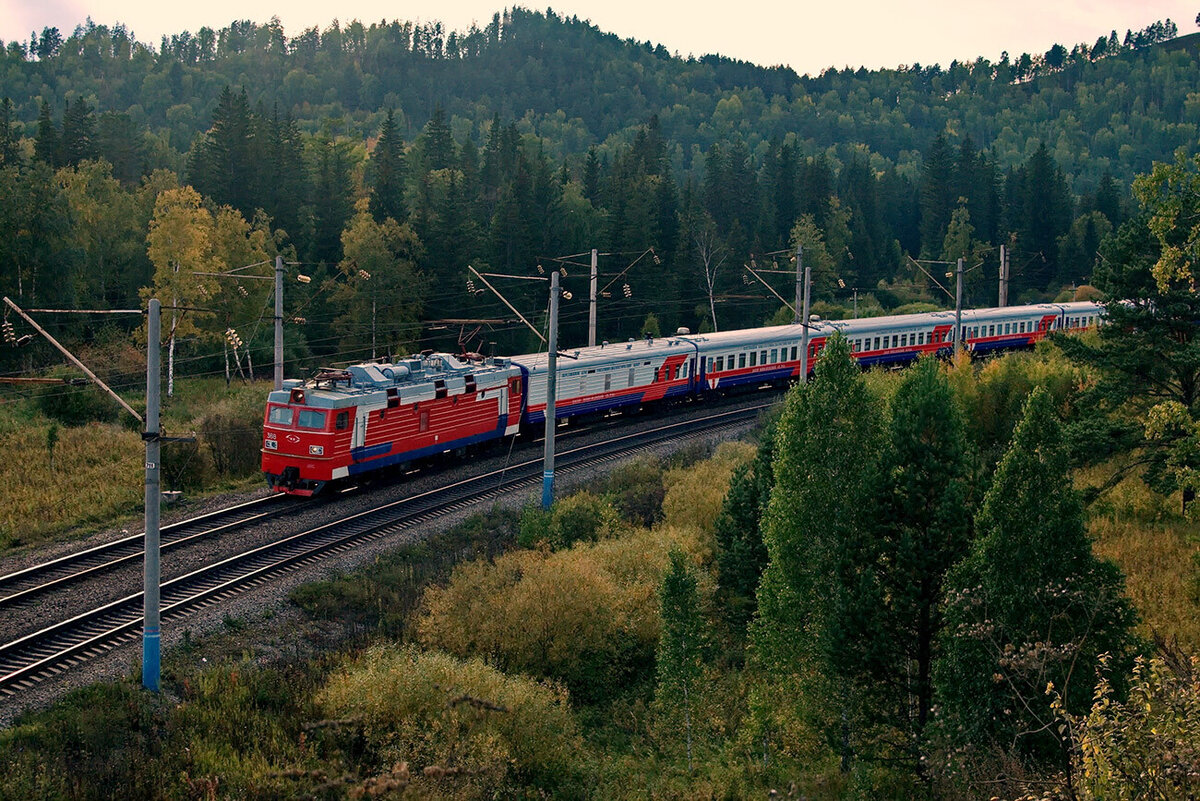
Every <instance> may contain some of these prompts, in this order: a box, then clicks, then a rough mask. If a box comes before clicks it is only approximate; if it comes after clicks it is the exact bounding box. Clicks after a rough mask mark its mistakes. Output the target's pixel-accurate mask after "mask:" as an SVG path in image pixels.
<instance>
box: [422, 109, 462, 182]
mask: <svg viewBox="0 0 1200 801" xmlns="http://www.w3.org/2000/svg"><path fill="white" fill-rule="evenodd" d="M421 147H422V152H423V153H424V155H425V164H424V168H425V171H426V172H432V171H433V170H444V169H446V168H448V167H452V166H454V162H455V161H456V160H457V156H456V154H455V148H454V137H453V136H452V135H451V133H450V125H449V124H448V123H447V122H446V112H445V111H444V110H443V109H442V107H441V105H440V104H439V105H437V106H436V107H434V109H433V116H432V117H430V118H429V122H427V123H426V124H425V130H424V131H422V132H421Z"/></svg>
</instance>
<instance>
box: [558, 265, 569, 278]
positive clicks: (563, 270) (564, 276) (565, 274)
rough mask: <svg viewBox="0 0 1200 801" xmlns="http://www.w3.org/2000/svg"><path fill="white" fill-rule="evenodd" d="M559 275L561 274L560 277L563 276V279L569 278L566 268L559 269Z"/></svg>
mask: <svg viewBox="0 0 1200 801" xmlns="http://www.w3.org/2000/svg"><path fill="white" fill-rule="evenodd" d="M558 274H559V275H561V276H562V277H563V278H566V277H567V268H566V267H559V268H558Z"/></svg>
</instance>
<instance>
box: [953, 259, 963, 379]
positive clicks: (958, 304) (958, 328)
mask: <svg viewBox="0 0 1200 801" xmlns="http://www.w3.org/2000/svg"><path fill="white" fill-rule="evenodd" d="M956 275H957V279H956V280H955V282H954V355H955V356H957V355H958V354H960V353H962V349H963V332H962V296H963V260H962V259H961V258H960V259H959V260H958V271H957V273H956Z"/></svg>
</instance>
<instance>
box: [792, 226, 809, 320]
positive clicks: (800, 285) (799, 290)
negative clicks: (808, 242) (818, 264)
mask: <svg viewBox="0 0 1200 801" xmlns="http://www.w3.org/2000/svg"><path fill="white" fill-rule="evenodd" d="M803 303H804V245H796V305H795V306H793V307H792V312H793V314H792V322H793V323H798V322H800V307H801V305H802V304H803ZM805 322H807V321H805Z"/></svg>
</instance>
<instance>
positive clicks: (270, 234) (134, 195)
mask: <svg viewBox="0 0 1200 801" xmlns="http://www.w3.org/2000/svg"><path fill="white" fill-rule="evenodd" d="M1176 34H1177V27H1176V25H1175V24H1174V23H1172V22H1171V21H1170V20H1167V21H1166V22H1159V23H1155V24H1154V25H1151V26H1149V27H1147V28H1146V29H1145V30H1142V31H1137V32H1133V31H1128V32H1126V34H1125V36H1124V38H1123V39H1122V38H1121V37H1119V36H1118V34H1117V33H1116V32H1115V31H1113V32H1111V33H1110V34H1107V35H1103V36H1099V37H1098V39H1097V40H1096V42H1095V43H1094V44H1091V45H1088V44H1079V45H1074V46H1072V47H1070V48H1068V47H1067V46H1064V45H1055V47H1054V48H1052V49H1051V50H1050V51H1048V52H1047V53H1045V54H1032V55H1030V54H1022V55H1021V56H1019V57H1010V56H1009V55H1008V54H1007V53H1006V54H1002V56H1001V57H1000V58H999V59H998V60H997V61H994V62H993V61H989V60H988V59H986V58H982V57H981V58H979V59H977V60H976V61H974V62H971V63H965V62H964V63H959V62H955V63H952V64H951V65H949V66H948V67H946V68H942V67H940V66H938V65H932V66H925V67H923V66H921V65H918V64H914V65H910V66H902V67H898V68H896V69H891V70H877V71H866V70H837V69H829V70H826V71H824V72H822V73H821V74H820V75H818V76H815V77H814V76H807V75H806V76H798V75H796V74H795V73H793V72H792V71H791V70H788V69H786V68H781V67H772V68H763V67H758V66H755V65H753V64H749V63H743V62H736V61H731V60H729V59H726V58H722V57H719V56H703V57H700V58H696V57H691V56H689V57H686V58H685V57H681V56H678V55H672V54H670V53H668V52H667V50H666V49H665V48H664V47H662V46H661V45H659V46H651V45H650V43H639V42H635V41H629V40H621V39H619V38H618V37H617V36H615V35H612V34H605V33H602V32H601V31H599V30H598V29H596V28H595V27H594V26H592V25H590V24H588V23H587V22H583V21H580V20H578V19H576V18H565V17H561V16H558V15H556V14H555V13H554V12H552V11H547V12H545V13H541V12H532V11H528V10H523V9H513V10H511V11H508V12H505V13H504V14H502V15H501V14H497V15H496V17H495V18H494V19H493V20H492V21H491V23H490V24H489V25H487V26H486V27H485V28H483V29H482V30H480V29H475V28H472V29H471V30H469V31H465V32H447V31H445V30H443V28H442V26H441V25H440V24H439V23H425V24H422V25H414V24H412V23H404V22H398V21H397V22H390V23H389V22H381V23H371V24H370V25H364V24H363V23H360V22H358V21H353V22H351V23H349V24H346V25H342V24H340V23H339V22H337V21H334V22H332V23H331V24H330V25H329V26H328V27H327V28H325V29H324V30H317V29H315V28H313V29H309V30H305V31H302V32H301V33H300V34H298V35H295V36H292V37H288V36H286V35H285V33H284V31H283V30H282V28H281V27H280V26H279V24H278V23H277V22H275V21H272V22H269V23H267V24H265V25H259V24H255V23H251V22H236V23H233V24H231V25H230V26H228V27H227V28H223V29H221V30H219V31H214V30H211V29H207V28H204V29H201V30H200V31H199V32H197V33H196V34H191V33H188V32H183V33H180V34H178V35H175V36H171V37H169V38H164V40H163V41H162V42H161V43H160V44H159V45H158V46H153V45H150V44H146V43H142V42H139V41H137V40H136V39H135V38H134V37H133V36H132V35H131V34H130V33H129V32H128V31H127V30H126V29H125V28H123V27H121V26H115V27H113V28H111V29H110V28H108V27H105V26H102V25H96V24H94V23H92V22H90V21H88V22H87V23H86V24H83V25H81V26H79V27H78V28H77V29H76V30H75V31H74V32H73V33H71V34H70V35H69V36H64V35H63V34H62V33H61V32H59V31H57V30H56V29H45V30H43V31H42V32H41V34H38V35H33V36H31V37H30V40H29V42H28V43H25V42H16V41H14V42H9V43H7V45H6V46H5V47H3V48H2V52H0V98H3V100H2V105H0V196H3V197H4V199H5V203H4V204H3V209H0V257H2V258H0V264H2V265H3V266H2V267H0V292H3V293H4V294H5V295H7V296H9V297H11V298H13V299H14V300H15V301H16V302H18V303H20V304H22V305H24V306H28V307H34V308H64V307H70V308H78V309H85V308H87V309H111V308H136V307H138V306H140V305H141V304H142V303H143V300H142V298H144V297H146V296H148V295H150V294H157V295H159V296H160V297H161V298H163V299H164V300H166V299H168V298H170V299H173V300H174V301H175V302H176V305H179V306H188V305H190V307H193V308H197V309H205V310H206V311H205V312H195V313H192V314H190V315H188V314H184V315H183V318H182V319H180V320H177V321H176V322H175V324H174V325H173V326H172V329H171V330H172V331H173V332H174V336H173V337H172V340H173V341H172V344H173V345H174V344H176V343H175V340H178V347H179V348H180V359H181V365H182V364H187V365H190V367H187V368H185V369H193V370H196V371H201V372H220V371H221V370H222V369H223V368H222V359H224V363H225V367H224V369H225V370H226V371H228V370H229V369H231V368H229V367H228V364H229V361H230V359H231V358H234V361H235V363H236V366H237V369H239V370H252V369H253V363H254V361H255V360H257V362H258V363H259V364H262V363H264V362H265V361H267V360H268V359H269V357H270V351H269V346H270V331H269V327H270V326H269V320H267V319H266V315H267V314H268V311H267V310H266V309H265V307H266V305H267V304H268V303H269V297H268V295H269V288H268V287H266V286H264V285H263V282H259V281H252V280H249V279H247V280H233V279H231V278H226V279H221V278H220V277H216V276H214V275H207V276H201V275H197V274H198V273H208V274H217V273H223V272H226V271H229V270H233V269H239V268H243V267H247V266H249V265H256V264H258V263H260V262H269V261H271V260H273V259H274V257H275V256H276V255H282V256H283V257H284V258H285V260H286V261H287V262H288V264H289V273H290V274H291V276H294V277H295V278H298V279H299V280H300V281H307V283H304V284H300V283H297V282H292V281H291V277H289V286H288V290H287V296H288V298H287V309H286V312H285V315H286V318H287V326H288V334H287V340H288V361H289V364H290V366H289V371H302V370H303V369H305V368H306V367H308V366H311V365H314V364H316V363H319V362H328V361H347V360H355V359H361V358H365V357H370V356H372V355H379V350H380V349H381V348H382V349H384V350H385V351H386V352H392V351H393V350H404V349H417V348H419V347H425V346H435V347H443V348H448V349H454V348H457V347H468V346H469V348H470V349H474V350H481V351H484V350H492V351H496V352H502V351H507V352H512V351H514V350H521V349H530V348H532V347H534V342H535V340H534V339H533V338H532V337H531V336H530V335H529V334H528V332H526V331H524V329H522V328H521V327H520V326H515V327H514V322H513V316H512V314H511V313H510V312H509V311H508V310H507V308H506V307H505V306H504V305H502V303H501V301H500V300H498V299H497V298H496V297H495V296H493V295H492V293H491V292H486V291H483V289H482V287H479V286H475V284H474V282H472V283H471V284H470V285H468V283H467V278H468V277H469V274H468V272H467V266H468V265H471V266H473V267H475V268H476V269H477V270H480V271H492V272H494V273H500V274H506V275H518V276H525V277H528V276H532V275H536V274H538V270H539V269H540V270H541V271H542V274H544V270H545V268H546V267H547V266H549V265H554V266H558V267H561V268H562V269H563V271H564V272H565V273H566V276H564V286H566V287H568V289H571V290H572V294H573V296H574V298H575V300H574V303H573V304H572V303H567V304H566V305H565V306H564V310H563V325H564V333H563V337H564V340H563V341H565V342H572V341H580V340H581V339H582V337H583V335H584V331H585V329H584V327H583V326H584V319H585V315H586V309H585V306H584V303H585V300H586V284H585V283H584V281H586V278H585V277H583V276H584V273H585V272H586V268H587V255H586V254H587V253H588V252H589V251H590V250H591V249H593V248H595V249H597V250H598V251H599V252H600V254H601V256H600V271H601V275H602V278H603V281H602V283H603V284H605V285H606V287H607V288H606V293H605V296H604V297H602V299H601V315H600V316H601V337H607V338H611V339H616V338H625V337H628V336H638V335H640V334H641V333H642V332H643V331H644V330H656V329H659V328H661V330H674V329H675V327H677V326H687V327H689V328H691V329H692V330H706V329H707V330H711V329H713V328H722V329H728V328H734V327H745V326H754V325H760V324H762V323H763V322H764V321H767V320H769V319H771V318H772V317H774V316H775V315H776V314H777V313H779V311H780V304H779V303H778V302H776V301H775V300H774V299H773V298H772V295H771V293H770V292H769V291H768V290H767V289H766V288H764V287H762V286H761V285H758V284H757V283H756V281H755V279H752V278H751V277H750V276H749V274H748V273H747V271H745V270H744V269H743V266H744V265H749V266H757V267H758V268H764V267H765V266H767V265H770V267H771V269H773V270H779V268H780V265H781V264H782V270H779V272H786V271H787V270H788V269H792V268H791V267H789V266H788V256H789V255H790V253H791V252H793V251H794V248H795V246H796V245H797V244H800V245H803V246H804V248H805V252H806V253H807V254H809V255H808V258H809V259H810V260H811V262H812V264H813V266H814V282H815V293H816V294H815V297H816V298H817V300H818V302H819V304H818V311H819V312H821V313H824V314H825V315H826V316H832V317H837V316H841V315H847V316H848V315H849V314H855V313H857V314H879V313H883V312H884V311H885V310H894V309H897V308H901V309H904V308H910V309H911V308H919V307H913V306H912V305H911V304H913V303H920V304H934V305H945V304H946V303H947V301H948V298H947V297H946V295H945V294H943V292H942V291H941V290H940V289H939V288H938V286H937V285H936V283H944V282H940V281H936V280H935V279H936V277H937V275H938V274H940V273H941V272H943V268H940V267H937V266H936V262H940V261H950V262H953V261H954V260H956V259H957V258H959V257H963V258H965V259H967V261H968V267H969V268H973V269H971V270H969V272H968V278H967V303H968V304H969V305H975V306H984V305H990V304H991V303H993V302H994V301H995V297H996V289H995V284H996V279H995V276H996V275H997V272H998V259H999V248H1000V246H1001V245H1003V246H1005V247H1006V249H1007V251H1008V253H1009V254H1010V256H1009V263H1010V265H1011V270H1012V276H1013V278H1012V284H1011V290H1010V297H1011V298H1012V299H1013V300H1014V301H1030V300H1037V299H1050V298H1054V297H1056V296H1058V295H1060V294H1061V293H1063V292H1064V289H1065V290H1066V291H1068V292H1069V291H1071V290H1072V289H1073V288H1076V287H1078V286H1080V285H1082V284H1086V283H1087V282H1088V280H1089V277H1090V275H1091V273H1092V270H1093V268H1094V265H1095V262H1096V253H1097V248H1098V245H1099V242H1100V241H1101V240H1102V239H1103V238H1104V236H1105V235H1107V234H1108V233H1110V232H1111V231H1113V230H1114V229H1115V228H1116V227H1117V226H1119V225H1120V223H1121V222H1122V221H1123V219H1125V217H1126V216H1127V215H1128V213H1129V205H1130V197H1129V191H1128V187H1129V184H1130V181H1131V180H1132V178H1133V176H1134V175H1135V174H1137V173H1139V172H1144V171H1146V170H1148V169H1149V168H1150V166H1151V164H1152V163H1153V161H1155V160H1169V159H1170V158H1171V156H1172V154H1173V152H1174V151H1175V150H1176V149H1178V148H1181V147H1182V148H1185V149H1186V148H1190V147H1192V146H1194V143H1195V142H1196V141H1197V137H1198V128H1197V126H1198V125H1200V104H1198V103H1197V102H1196V101H1195V99H1194V98H1195V97H1196V96H1200V93H1198V92H1197V90H1198V89H1200V87H1197V80H1198V79H1197V78H1196V75H1197V71H1196V70H1195V69H1194V67H1195V37H1193V36H1187V37H1182V38H1180V37H1177V36H1176ZM579 254H584V255H583V256H580V255H579ZM914 259H916V260H922V261H925V262H927V263H926V264H925V265H924V266H920V265H917V264H916V263H914V261H913V260H914ZM265 272H269V268H264V271H260V273H263V274H265ZM774 274H775V275H776V278H774V279H771V280H772V281H778V282H779V288H780V289H782V290H784V291H783V294H784V295H785V296H787V294H789V293H788V292H787V286H788V279H787V278H786V277H783V278H779V277H778V272H776V273H774ZM498 284H499V286H498V289H500V290H501V291H502V292H504V293H505V294H506V295H511V298H510V300H511V301H512V302H513V303H514V305H516V306H517V308H519V309H520V310H521V311H522V312H523V313H525V314H526V315H535V314H537V310H538V309H540V308H544V305H545V300H544V299H543V298H542V297H541V290H535V289H533V288H532V287H533V286H534V285H532V284H530V283H529V282H515V281H508V282H507V283H506V282H504V281H503V280H501V281H499V282H498ZM821 304H825V305H821ZM923 307H924V308H928V306H923ZM372 308H374V309H380V308H382V309H386V310H387V311H386V312H385V313H383V314H379V313H378V312H376V313H375V314H372V313H371V311H370V310H371V309H372ZM650 315H653V317H651V316H650ZM467 320H472V321H482V322H480V323H470V324H467V323H464V322H462V321H467ZM104 322H106V323H107V324H102V323H101V322H99V321H96V320H93V321H91V322H90V323H89V322H80V321H79V320H78V319H76V320H74V321H72V322H71V324H67V323H59V324H58V327H56V329H55V330H58V331H59V333H61V334H62V335H63V337H64V339H66V340H68V341H72V342H74V343H76V344H92V345H96V346H99V347H101V348H103V347H115V346H116V345H115V344H112V343H115V342H118V341H119V342H125V341H126V339H125V337H126V335H128V334H129V333H131V332H132V328H131V326H132V323H130V324H128V325H126V324H125V323H121V322H117V323H113V322H112V320H106V321H104ZM231 332H232V333H231ZM24 333H27V332H24V331H20V332H15V333H14V336H13V337H12V338H11V339H12V340H16V339H19V338H20V336H22V335H23V334H24ZM134 337H135V339H136V334H135V335H134ZM230 342H238V343H240V344H241V345H243V347H242V348H241V350H240V352H238V353H236V354H231V353H230V350H231V346H230V345H229V343H230ZM31 347H32V350H28V349H27V350H22V351H14V350H9V349H5V352H4V353H3V354H2V355H0V359H3V361H4V365H5V367H6V369H9V370H18V371H19V370H21V369H30V368H32V367H33V366H35V365H41V364H43V363H44V362H45V361H46V360H47V359H50V360H53V359H54V358H56V357H54V356H53V355H51V354H49V353H46V352H43V353H42V354H41V355H38V356H35V355H34V354H35V353H37V351H38V350H39V349H41V348H43V347H44V345H42V344H41V343H34V344H33V345H32V346H31ZM247 362H248V363H247ZM243 365H244V367H243Z"/></svg>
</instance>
